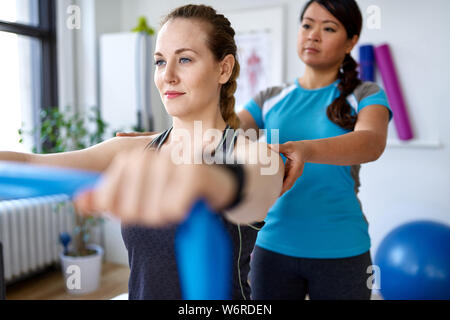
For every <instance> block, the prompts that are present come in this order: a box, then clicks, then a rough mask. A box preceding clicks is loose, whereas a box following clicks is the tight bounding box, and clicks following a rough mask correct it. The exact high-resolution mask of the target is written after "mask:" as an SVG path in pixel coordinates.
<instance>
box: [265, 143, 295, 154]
mask: <svg viewBox="0 0 450 320" xmlns="http://www.w3.org/2000/svg"><path fill="white" fill-rule="evenodd" d="M268 146H269V148H270V149H272V150H273V151H276V152H278V153H282V154H284V155H285V156H286V154H288V153H291V152H292V151H293V148H292V143H291V142H290V141H288V142H286V143H283V144H269V145H268Z"/></svg>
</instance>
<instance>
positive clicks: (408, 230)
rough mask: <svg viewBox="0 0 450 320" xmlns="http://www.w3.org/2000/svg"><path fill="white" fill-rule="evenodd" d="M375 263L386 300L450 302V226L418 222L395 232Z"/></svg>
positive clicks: (378, 254)
mask: <svg viewBox="0 0 450 320" xmlns="http://www.w3.org/2000/svg"><path fill="white" fill-rule="evenodd" d="M375 264H376V265H377V266H378V267H379V271H380V275H379V279H380V292H381V294H382V296H383V298H384V299H386V300H430V299H431V300H449V299H450V227H449V226H447V225H444V224H441V223H437V222H432V221H416V222H411V223H407V224H404V225H402V226H399V227H397V228H395V229H394V230H393V231H391V232H390V233H389V234H388V235H387V236H386V237H385V238H384V239H383V241H382V242H381V244H380V246H379V248H378V250H377V253H376V256H375Z"/></svg>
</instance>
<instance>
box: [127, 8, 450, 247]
mask: <svg viewBox="0 0 450 320" xmlns="http://www.w3.org/2000/svg"><path fill="white" fill-rule="evenodd" d="M192 2H193V3H204V4H209V5H212V6H213V7H215V8H216V9H217V10H219V11H221V12H224V13H225V14H226V12H232V11H234V10H246V9H251V8H262V7H270V6H276V5H283V6H284V7H285V13H286V25H285V28H286V29H285V30H286V34H285V39H284V40H285V41H284V42H285V43H286V46H285V66H284V75H285V81H292V80H293V79H294V78H295V77H297V76H299V75H301V73H302V72H303V70H304V67H303V64H302V63H301V61H300V60H299V59H298V57H297V54H296V51H295V48H296V43H295V41H296V32H297V27H298V16H299V13H300V10H301V8H302V6H303V4H304V3H305V2H306V1H298V0H279V1H276V0H229V1H218V0H216V1H215V0H205V1H201V2H199V1H192ZM187 3H190V2H187V1H181V0H170V1H148V0H135V1H130V0H126V1H123V2H122V28H123V29H124V30H128V29H130V28H131V27H133V26H134V25H135V22H136V18H137V17H138V16H140V15H145V16H147V19H148V21H149V23H150V24H151V25H152V26H154V27H156V26H157V25H158V23H159V20H160V18H161V17H162V16H163V15H164V14H167V13H168V12H169V11H170V10H171V9H173V8H175V7H177V6H180V5H183V4H187ZM358 3H359V5H360V8H361V11H362V12H363V15H364V18H365V21H367V18H368V17H369V13H368V12H367V9H368V8H369V6H371V5H377V6H378V7H379V8H380V10H381V11H380V17H381V29H379V30H377V29H368V27H367V25H365V27H364V30H363V33H362V36H361V41H360V43H361V44H363V43H373V44H375V45H378V44H381V43H383V42H387V43H389V44H390V46H391V50H392V54H393V56H394V61H395V63H396V66H397V71H398V74H399V78H400V81H401V84H402V87H403V90H404V96H405V100H406V102H407V104H408V108H409V110H410V113H411V114H410V116H411V122H412V125H413V128H414V130H415V133H416V135H417V137H418V138H419V139H418V140H420V141H418V142H413V143H412V145H411V146H396V145H395V144H391V145H389V146H388V147H387V149H386V151H385V153H384V155H383V156H382V157H381V158H380V159H379V160H378V161H376V162H374V163H370V164H365V165H363V167H362V170H361V180H362V187H361V189H360V198H361V201H362V203H363V208H364V212H365V214H366V216H367V218H368V220H369V222H370V229H369V231H370V235H371V238H372V255H373V256H374V254H375V252H376V249H377V247H378V245H379V243H380V241H381V240H382V239H383V237H384V236H385V235H386V234H387V233H388V232H389V231H390V230H392V228H394V227H396V226H398V225H400V224H402V223H404V222H406V221H410V220H418V219H429V220H435V221H441V222H445V223H447V224H450V192H449V190H450V149H449V145H450V126H449V119H450V108H449V106H450V96H449V95H448V89H449V87H448V81H447V79H446V78H448V74H450V64H448V63H446V62H447V61H448V58H447V57H448V52H450V38H449V37H448V30H449V28H448V25H447V19H448V12H450V2H449V1H447V0H434V1H432V2H418V1H408V0H395V1H389V0H359V1H358ZM355 54H357V51H356V50H355ZM378 79H379V77H378ZM380 83H381V82H380ZM152 103H153V106H156V105H159V106H160V107H161V108H162V105H161V102H160V100H159V96H158V95H157V94H156V91H154V94H153V100H152ZM395 138H396V137H395V130H394V128H393V125H392V124H391V127H390V139H395ZM437 143H439V145H440V146H439V147H436V144H437Z"/></svg>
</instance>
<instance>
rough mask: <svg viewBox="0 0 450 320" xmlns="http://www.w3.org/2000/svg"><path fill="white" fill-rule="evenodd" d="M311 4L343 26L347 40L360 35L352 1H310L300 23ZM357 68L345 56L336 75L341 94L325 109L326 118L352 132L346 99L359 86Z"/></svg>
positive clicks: (358, 14) (356, 9) (357, 13)
mask: <svg viewBox="0 0 450 320" xmlns="http://www.w3.org/2000/svg"><path fill="white" fill-rule="evenodd" d="M313 2H316V3H318V4H319V5H321V6H322V7H324V8H325V9H327V10H328V11H329V12H330V13H331V14H332V15H333V16H334V17H336V19H338V20H339V21H340V22H341V23H342V24H343V26H344V28H345V30H346V31H347V38H348V39H352V38H353V36H355V35H357V36H359V35H360V34H361V28H362V15H361V11H360V10H359V7H358V5H357V3H356V2H355V1H354V0H311V1H309V2H308V3H307V4H306V5H305V7H304V9H303V12H302V14H301V16H300V21H302V20H303V16H304V14H305V12H306V9H308V7H309V6H310V5H311V4H312V3H313ZM357 68H358V64H357V63H356V61H355V59H353V57H352V56H351V55H350V54H347V55H346V56H345V58H344V61H343V63H342V66H341V68H340V70H339V73H338V79H339V80H340V81H339V85H338V88H339V91H340V92H341V94H340V96H339V97H337V98H336V99H335V100H334V101H333V102H332V103H331V104H330V105H329V106H328V108H327V116H328V118H329V119H330V120H331V121H332V122H334V123H336V124H337V125H339V126H340V127H342V128H344V129H347V130H353V129H354V128H355V123H356V116H355V115H352V113H351V111H352V109H351V106H350V105H349V104H348V102H347V97H348V96H349V95H350V94H351V93H352V92H353V91H354V90H355V88H356V87H357V86H358V85H360V84H361V80H360V79H359V78H358V70H357Z"/></svg>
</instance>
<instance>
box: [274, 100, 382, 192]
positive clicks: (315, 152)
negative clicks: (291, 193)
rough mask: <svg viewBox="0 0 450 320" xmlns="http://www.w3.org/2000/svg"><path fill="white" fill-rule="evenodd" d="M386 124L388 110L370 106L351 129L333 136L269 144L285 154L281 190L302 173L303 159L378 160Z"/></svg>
mask: <svg viewBox="0 0 450 320" xmlns="http://www.w3.org/2000/svg"><path fill="white" fill-rule="evenodd" d="M388 123H389V111H388V109H387V108H385V107H384V106H381V105H371V106H367V107H365V108H364V109H362V110H361V111H360V112H359V113H358V119H357V122H356V125H355V129H354V131H353V132H350V133H347V134H344V135H341V136H337V137H333V138H326V139H318V140H303V141H289V142H286V143H284V144H281V145H271V148H273V149H274V150H276V151H279V152H280V153H282V154H283V155H284V156H286V167H285V171H286V178H285V180H284V183H283V193H284V192H286V191H287V190H289V189H290V188H291V187H292V186H293V185H294V183H295V181H296V180H297V179H298V178H299V177H300V176H301V174H302V172H303V166H304V164H305V163H306V162H312V163H323V164H332V165H342V166H348V165H354V164H361V163H366V162H371V161H375V160H377V159H378V158H379V157H380V156H381V155H382V154H383V152H384V149H385V147H386V139H387V128H388Z"/></svg>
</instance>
